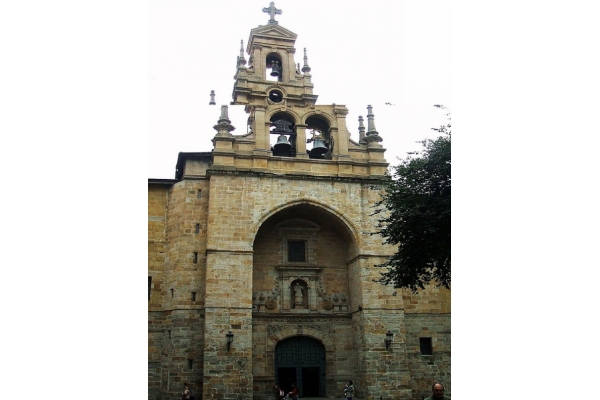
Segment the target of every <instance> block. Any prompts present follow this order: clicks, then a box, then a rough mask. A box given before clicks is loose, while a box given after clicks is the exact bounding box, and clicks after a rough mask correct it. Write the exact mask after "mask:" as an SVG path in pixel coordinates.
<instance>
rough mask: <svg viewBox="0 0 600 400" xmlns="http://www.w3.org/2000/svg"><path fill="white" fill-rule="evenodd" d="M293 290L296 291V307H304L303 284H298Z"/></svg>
mask: <svg viewBox="0 0 600 400" xmlns="http://www.w3.org/2000/svg"><path fill="white" fill-rule="evenodd" d="M293 289H294V304H295V305H296V307H298V306H302V305H303V304H304V301H303V300H304V288H303V287H302V285H301V284H299V283H298V282H296V284H295V285H294V287H293Z"/></svg>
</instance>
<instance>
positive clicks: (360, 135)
mask: <svg viewBox="0 0 600 400" xmlns="http://www.w3.org/2000/svg"><path fill="white" fill-rule="evenodd" d="M363 121H364V119H363V117H362V115H359V116H358V143H365V124H363Z"/></svg>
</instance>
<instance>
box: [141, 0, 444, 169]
mask: <svg viewBox="0 0 600 400" xmlns="http://www.w3.org/2000/svg"><path fill="white" fill-rule="evenodd" d="M274 3H275V7H276V8H277V9H280V10H281V11H282V14H281V15H277V16H276V17H275V19H276V20H277V21H279V25H280V26H282V27H284V28H286V29H289V30H291V31H292V32H294V33H296V34H297V35H298V38H297V40H296V45H295V47H296V55H295V61H296V63H301V65H302V64H303V49H304V48H306V49H307V52H308V64H309V66H310V67H311V68H312V71H311V74H312V82H313V83H314V85H315V86H314V94H317V95H318V96H319V98H318V100H317V104H331V103H336V104H344V105H346V106H347V107H348V109H349V113H348V115H347V117H346V122H347V127H348V130H349V132H350V134H351V137H352V139H354V140H358V116H359V115H362V116H363V117H364V118H365V125H366V114H367V109H366V108H367V105H369V104H370V105H372V106H373V113H374V115H375V126H376V128H377V131H378V132H379V134H380V136H381V137H382V138H383V142H382V145H383V146H384V148H386V149H387V152H386V159H387V161H388V162H390V163H392V164H395V163H397V160H396V157H404V156H405V155H406V153H407V152H408V151H412V150H417V149H419V148H420V147H421V146H420V145H419V144H417V143H416V141H418V140H422V139H424V138H434V137H436V132H435V131H432V130H431V129H430V128H431V127H434V126H439V125H441V124H443V123H444V122H445V118H446V117H445V113H444V112H442V111H440V110H439V109H437V108H434V107H433V105H434V104H444V105H446V106H447V107H448V108H449V111H451V103H450V3H449V2H448V1H445V0H420V1H412V2H403V1H394V2H372V3H367V2H364V1H360V2H359V1H341V0H328V1H322V0H321V1H315V0H307V1H301V2H299V1H290V0H279V1H275V2H274ZM209 4H210V5H209ZM268 6H269V1H266V0H246V1H232V0H223V1H218V2H211V3H206V2H199V1H190V0H184V1H177V2H166V1H156V0H152V1H150V8H149V143H148V149H149V157H148V177H149V178H174V176H175V164H176V161H177V155H178V153H179V152H195V151H210V150H211V149H212V142H211V138H212V137H213V136H214V135H215V134H216V131H215V130H214V129H213V128H212V127H213V125H215V124H216V122H217V119H218V117H219V115H220V105H223V104H229V103H230V102H231V101H232V98H231V93H232V90H233V84H234V80H233V76H234V74H235V72H236V59H237V56H238V55H239V49H240V40H243V41H244V48H245V46H246V44H247V41H248V37H249V34H250V30H251V29H252V28H256V27H258V26H259V25H266V24H267V22H268V20H269V15H268V14H267V13H263V12H262V9H263V8H264V7H268ZM245 57H246V59H248V55H246V56H245ZM211 90H214V91H215V93H216V102H217V105H215V106H210V105H209V104H208V103H209V100H210V96H209V94H210V91H211ZM386 103H390V104H386ZM229 116H230V119H231V120H232V124H233V125H234V126H235V127H236V130H235V131H233V132H232V133H233V134H238V135H239V134H244V133H246V120H247V117H248V115H247V114H246V113H245V112H244V110H243V106H231V105H230V106H229Z"/></svg>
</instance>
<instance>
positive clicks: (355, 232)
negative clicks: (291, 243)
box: [251, 199, 361, 249]
mask: <svg viewBox="0 0 600 400" xmlns="http://www.w3.org/2000/svg"><path fill="white" fill-rule="evenodd" d="M302 204H308V205H311V206H314V207H318V208H320V209H322V210H323V211H325V212H328V213H329V214H331V216H333V217H336V218H337V220H338V221H339V222H340V223H341V225H342V226H343V227H344V229H345V230H346V233H347V235H348V237H349V238H350V239H351V242H352V245H354V246H355V248H356V249H358V248H360V245H361V240H360V238H361V236H360V234H359V232H360V230H359V229H358V227H357V226H356V224H354V223H353V222H352V221H351V220H349V219H348V218H347V217H346V216H345V215H344V214H343V213H342V212H341V211H339V210H337V209H336V208H334V207H332V206H330V205H328V204H325V203H322V202H319V201H316V200H312V199H299V200H293V201H288V202H285V203H282V204H279V205H276V206H275V207H273V208H272V209H270V210H268V211H266V212H264V213H263V214H262V215H261V216H260V217H258V219H257V220H256V222H255V224H254V226H253V227H252V230H251V237H256V234H257V233H258V230H259V229H260V227H261V226H262V225H263V224H264V223H265V221H267V220H268V219H269V218H270V217H272V216H273V215H275V214H277V213H278V212H280V211H282V210H285V209H287V208H290V207H295V206H298V205H302Z"/></svg>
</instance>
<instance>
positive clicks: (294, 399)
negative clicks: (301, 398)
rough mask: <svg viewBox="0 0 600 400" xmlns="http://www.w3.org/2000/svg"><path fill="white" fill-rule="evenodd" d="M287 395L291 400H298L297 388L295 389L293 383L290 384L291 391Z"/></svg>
mask: <svg viewBox="0 0 600 400" xmlns="http://www.w3.org/2000/svg"><path fill="white" fill-rule="evenodd" d="M289 395H290V398H291V399H292V400H298V388H296V384H295V383H292V390H290V393H289Z"/></svg>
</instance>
